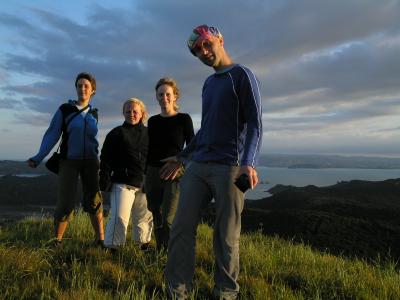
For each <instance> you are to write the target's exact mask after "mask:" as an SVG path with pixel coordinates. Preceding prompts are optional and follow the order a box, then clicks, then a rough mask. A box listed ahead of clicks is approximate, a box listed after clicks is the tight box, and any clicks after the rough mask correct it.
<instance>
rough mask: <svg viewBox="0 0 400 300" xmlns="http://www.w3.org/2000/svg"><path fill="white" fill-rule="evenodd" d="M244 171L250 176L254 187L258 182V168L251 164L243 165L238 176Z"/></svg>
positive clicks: (251, 184)
mask: <svg viewBox="0 0 400 300" xmlns="http://www.w3.org/2000/svg"><path fill="white" fill-rule="evenodd" d="M243 173H245V174H247V176H249V183H250V187H251V189H254V188H255V187H256V185H257V183H258V175H257V171H256V169H254V168H253V167H251V166H241V167H240V170H239V173H238V176H237V177H239V176H240V175H242V174H243Z"/></svg>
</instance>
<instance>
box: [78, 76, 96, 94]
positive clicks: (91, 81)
mask: <svg viewBox="0 0 400 300" xmlns="http://www.w3.org/2000/svg"><path fill="white" fill-rule="evenodd" d="M81 78H83V79H87V80H89V81H90V85H91V86H92V89H93V91H94V92H96V78H94V76H93V75H92V74H90V73H87V72H82V73H79V74H78V75H77V76H76V79H75V88H77V84H78V80H79V79H81Z"/></svg>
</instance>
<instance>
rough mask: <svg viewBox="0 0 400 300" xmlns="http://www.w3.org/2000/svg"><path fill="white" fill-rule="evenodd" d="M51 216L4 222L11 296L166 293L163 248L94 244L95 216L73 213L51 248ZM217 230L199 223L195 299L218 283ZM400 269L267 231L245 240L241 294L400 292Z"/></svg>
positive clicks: (379, 295) (0, 231)
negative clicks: (214, 236)
mask: <svg viewBox="0 0 400 300" xmlns="http://www.w3.org/2000/svg"><path fill="white" fill-rule="evenodd" d="M51 223H52V222H51V220H50V219H43V220H37V219H36V220H35V219H25V220H22V221H18V222H16V223H8V224H3V225H2V226H1V227H0V290H1V294H2V296H3V297H4V298H5V299H57V298H58V299H165V298H166V287H165V285H164V283H163V268H164V265H165V262H166V255H165V254H164V253H161V254H160V253H156V252H155V251H149V252H141V251H140V250H139V249H138V247H137V246H136V245H134V244H133V243H132V242H128V244H127V246H126V247H125V248H124V249H123V251H121V252H120V253H116V254H112V253H109V252H105V251H104V250H102V249H98V248H95V247H93V246H92V245H91V244H92V239H93V236H92V233H91V229H90V224H89V219H88V218H87V217H86V216H84V215H83V214H82V213H78V215H77V216H76V217H75V218H74V220H73V221H72V223H71V226H70V227H69V228H68V230H67V234H66V238H67V239H66V240H65V241H64V243H63V246H62V247H61V248H56V249H52V248H51V247H50V246H49V243H48V241H49V240H51V232H52V225H51ZM212 278H213V255H212V230H211V229H210V227H208V226H207V225H204V224H203V225H201V226H200V227H199V230H198V247H197V269H196V274H195V281H194V287H195V289H194V292H193V294H192V299H208V298H209V297H210V290H211V287H212V283H213V280H212ZM399 282H400V273H399V269H398V266H397V265H396V264H395V263H393V262H390V261H379V260H377V261H375V262H374V263H367V262H365V261H363V260H357V259H352V260H350V259H346V258H343V257H339V256H333V255H330V254H326V253H321V252H316V251H313V250H311V248H309V247H307V246H304V245H301V244H300V245H299V244H297V245H294V244H292V243H291V242H288V241H285V240H281V239H279V238H277V237H267V236H264V235H263V234H261V233H260V232H254V233H251V234H245V235H243V237H242V240H241V274H240V285H241V299H399V298H400V286H399Z"/></svg>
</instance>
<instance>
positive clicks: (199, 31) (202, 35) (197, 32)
mask: <svg viewBox="0 0 400 300" xmlns="http://www.w3.org/2000/svg"><path fill="white" fill-rule="evenodd" d="M212 36H215V37H220V38H222V34H221V33H220V32H219V30H218V29H217V28H216V27H208V26H207V25H200V26H197V27H196V28H195V29H193V32H192V34H191V35H190V37H189V39H188V41H187V45H188V48H189V50H190V52H191V53H192V54H193V55H194V56H196V54H195V52H194V49H195V48H196V47H197V46H199V44H200V43H201V42H202V41H203V40H206V39H210V38H211V37H212Z"/></svg>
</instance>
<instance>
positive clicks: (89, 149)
mask: <svg viewBox="0 0 400 300" xmlns="http://www.w3.org/2000/svg"><path fill="white" fill-rule="evenodd" d="M75 88H76V93H77V97H78V100H76V101H72V100H70V101H69V102H68V103H64V104H62V105H61V106H60V107H59V108H58V110H57V111H56V113H55V115H54V116H53V119H52V120H51V123H50V126H49V128H48V129H47V131H46V132H45V134H44V136H43V140H42V143H41V146H40V150H39V152H38V153H37V154H36V155H35V156H33V157H31V158H29V159H28V164H29V166H30V167H32V168H36V167H37V166H38V165H39V164H40V163H41V161H42V160H43V159H44V158H45V157H46V156H47V155H48V154H49V153H50V151H51V149H52V148H53V147H54V146H55V145H56V143H57V141H58V140H59V139H60V137H61V136H62V139H61V146H60V149H61V157H62V159H61V160H60V169H59V173H58V175H59V177H58V178H59V191H58V200H57V205H56V209H55V213H54V226H55V237H56V239H55V245H60V244H61V240H62V237H63V235H64V232H65V230H66V228H67V225H68V222H69V220H70V218H71V216H72V213H73V210H74V207H75V198H76V192H77V186H78V178H79V177H80V178H81V181H82V188H83V199H82V206H83V210H84V211H85V212H87V213H88V214H89V216H90V220H91V223H92V226H93V229H94V231H95V233H96V238H97V240H96V244H97V245H103V240H104V229H103V212H102V202H103V201H102V196H101V193H100V189H99V178H98V176H99V175H98V171H99V161H98V147H99V143H98V141H97V132H98V129H97V110H96V109H94V108H92V106H91V105H90V104H89V103H90V100H91V97H92V96H93V95H94V94H95V92H96V80H95V78H94V77H93V76H92V75H91V74H89V73H80V74H78V75H77V77H76V79H75Z"/></svg>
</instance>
